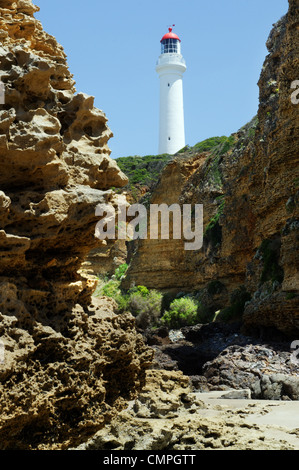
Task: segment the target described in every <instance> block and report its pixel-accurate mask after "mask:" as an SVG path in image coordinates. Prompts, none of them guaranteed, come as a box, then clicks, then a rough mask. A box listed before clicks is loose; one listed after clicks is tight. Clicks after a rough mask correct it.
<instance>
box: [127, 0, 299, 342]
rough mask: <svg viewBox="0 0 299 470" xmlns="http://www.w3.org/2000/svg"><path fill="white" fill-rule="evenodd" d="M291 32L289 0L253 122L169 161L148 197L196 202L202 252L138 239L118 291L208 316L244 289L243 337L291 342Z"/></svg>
mask: <svg viewBox="0 0 299 470" xmlns="http://www.w3.org/2000/svg"><path fill="white" fill-rule="evenodd" d="M298 25H299V17H298V4H297V1H296V0H290V1H289V11H288V13H287V14H286V16H285V17H283V18H282V19H281V20H280V21H278V22H277V23H276V24H275V25H274V27H273V30H272V32H271V33H270V36H269V39H268V41H267V48H268V50H269V54H268V55H267V57H266V59H265V62H264V65H263V69H262V73H261V76H260V80H259V83H258V85H259V89H260V105H259V109H258V114H257V116H256V117H255V118H254V119H253V120H252V121H251V122H250V123H248V124H247V125H246V126H244V127H243V128H241V129H240V130H239V131H238V132H236V134H234V135H233V136H231V137H230V139H229V142H228V143H226V144H224V145H223V146H220V147H218V148H215V149H213V151H210V152H206V153H200V154H198V153H197V154H196V153H194V152H191V153H190V152H187V153H186V154H185V155H184V156H181V155H177V156H176V157H175V158H174V159H173V161H172V162H171V163H169V164H168V166H167V167H166V168H165V169H164V171H163V173H162V176H161V179H160V183H159V185H158V187H157V189H156V191H155V193H154V194H153V197H152V200H151V202H152V203H163V202H164V203H166V204H170V203H180V204H184V203H189V204H190V203H191V204H203V205H204V246H203V249H202V250H199V251H196V252H188V251H185V250H184V249H183V245H182V243H181V244H180V242H178V241H176V240H170V241H165V240H157V241H155V240H141V241H140V242H139V246H138V250H137V252H136V255H135V257H134V259H133V260H132V263H131V266H130V269H129V271H128V274H127V278H126V280H125V282H124V286H125V287H129V286H130V285H132V284H133V283H136V284H144V285H146V286H148V287H152V288H158V289H163V290H165V291H169V290H173V289H174V290H176V291H177V292H179V291H189V292H190V291H199V292H200V296H201V299H202V302H203V304H204V305H205V306H206V307H207V308H209V309H212V310H213V311H214V312H215V311H218V310H219V309H220V310H221V309H223V308H224V307H231V308H234V307H235V306H236V305H237V304H238V299H237V301H236V302H235V299H236V298H237V297H238V295H239V292H243V293H245V294H246V300H247V303H246V306H245V312H244V316H243V321H244V326H245V327H246V330H247V331H253V330H258V329H261V328H264V327H266V328H267V327H274V328H276V329H278V330H280V331H282V332H283V333H286V334H288V335H291V336H294V337H296V335H298V331H299V295H298V294H299V278H298V272H299V271H298V265H299V264H298V253H299V250H298V248H299V246H298V240H299V232H298V229H299V224H298V222H299V220H298V216H299V209H298V201H299V199H298V198H299V190H298V177H299V170H298V149H297V142H296V136H297V135H298V124H299V121H298V109H299V108H298V105H295V104H294V103H292V101H291V93H292V90H291V84H292V82H293V81H294V80H297V79H298V77H299V61H298V45H299V29H298ZM233 142H234V143H233ZM250 299H251V300H250ZM249 300H250V301H249ZM234 302H235V303H234ZM243 307H244V303H243ZM239 313H240V314H242V311H240V312H239Z"/></svg>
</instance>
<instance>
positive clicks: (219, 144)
mask: <svg viewBox="0 0 299 470" xmlns="http://www.w3.org/2000/svg"><path fill="white" fill-rule="evenodd" d="M233 143H234V137H233V136H230V137H226V136H225V135H223V136H222V137H210V138H209V139H206V140H203V141H202V142H198V143H197V144H195V145H194V147H192V150H196V152H211V151H213V150H215V149H217V151H219V150H220V149H221V152H222V153H226V152H227V151H228V150H229V149H230V147H231V145H232V144H233Z"/></svg>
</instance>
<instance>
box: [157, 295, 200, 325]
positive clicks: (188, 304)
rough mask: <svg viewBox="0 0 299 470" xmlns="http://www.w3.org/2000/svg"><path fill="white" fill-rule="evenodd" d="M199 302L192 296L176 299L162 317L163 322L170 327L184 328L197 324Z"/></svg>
mask: <svg viewBox="0 0 299 470" xmlns="http://www.w3.org/2000/svg"><path fill="white" fill-rule="evenodd" d="M197 311H198V305H197V302H196V301H195V300H194V299H192V298H191V297H181V298H179V299H175V300H174V301H173V302H172V303H171V304H170V307H169V310H168V311H166V312H165V313H164V315H163V317H162V319H161V323H162V324H164V325H166V326H168V327H169V328H174V329H177V328H182V327H183V326H191V325H196V323H197Z"/></svg>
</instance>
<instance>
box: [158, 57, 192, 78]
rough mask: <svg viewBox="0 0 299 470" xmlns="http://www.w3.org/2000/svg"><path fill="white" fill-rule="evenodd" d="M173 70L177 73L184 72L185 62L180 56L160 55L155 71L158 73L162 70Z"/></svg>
mask: <svg viewBox="0 0 299 470" xmlns="http://www.w3.org/2000/svg"><path fill="white" fill-rule="evenodd" d="M169 68H175V69H176V70H177V71H180V72H185V70H186V68H187V67H186V62H185V59H184V58H183V56H182V55H181V54H170V53H168V54H161V55H160V57H159V59H158V60H157V64H156V70H157V72H158V73H159V72H160V71H161V72H162V71H163V70H164V69H169Z"/></svg>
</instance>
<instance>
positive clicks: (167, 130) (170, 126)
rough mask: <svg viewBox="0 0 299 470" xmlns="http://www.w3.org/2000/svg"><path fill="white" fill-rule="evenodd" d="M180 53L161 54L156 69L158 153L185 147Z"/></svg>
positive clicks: (182, 71)
mask: <svg viewBox="0 0 299 470" xmlns="http://www.w3.org/2000/svg"><path fill="white" fill-rule="evenodd" d="M185 70H186V64H185V61H184V59H183V57H182V55H181V54H170V53H167V54H162V55H161V56H160V57H159V60H158V63H157V67H156V71H157V73H158V74H159V77H160V128H159V154H162V153H169V154H171V155H173V154H174V153H176V152H178V151H179V150H180V149H182V148H183V147H185V145H186V144H185V123H184V102H183V73H184V72H185Z"/></svg>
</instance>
